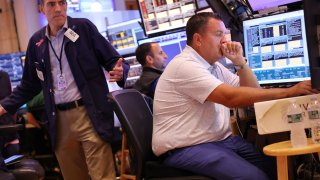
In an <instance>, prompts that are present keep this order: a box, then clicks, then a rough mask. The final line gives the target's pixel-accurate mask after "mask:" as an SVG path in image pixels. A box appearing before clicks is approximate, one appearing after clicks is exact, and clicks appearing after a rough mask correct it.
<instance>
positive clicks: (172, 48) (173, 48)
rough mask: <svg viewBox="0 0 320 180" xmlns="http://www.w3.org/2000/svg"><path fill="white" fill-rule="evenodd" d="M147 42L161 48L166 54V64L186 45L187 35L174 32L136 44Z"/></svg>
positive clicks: (182, 32)
mask: <svg viewBox="0 0 320 180" xmlns="http://www.w3.org/2000/svg"><path fill="white" fill-rule="evenodd" d="M147 42H157V43H159V45H160V46H161V48H162V50H163V51H164V52H165V53H166V54H167V56H168V59H167V64H168V63H169V62H170V61H171V60H172V59H173V58H174V57H175V56H176V55H178V54H179V53H181V52H182V50H183V49H184V48H185V47H186V44H187V35H186V32H185V31H181V32H175V33H172V34H167V35H162V36H157V37H152V38H147V39H142V40H139V41H138V44H139V45H140V44H143V43H147Z"/></svg>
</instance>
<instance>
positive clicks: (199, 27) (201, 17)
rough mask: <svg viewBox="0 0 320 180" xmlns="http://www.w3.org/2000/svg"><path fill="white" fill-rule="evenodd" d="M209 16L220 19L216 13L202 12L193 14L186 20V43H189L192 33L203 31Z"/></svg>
mask: <svg viewBox="0 0 320 180" xmlns="http://www.w3.org/2000/svg"><path fill="white" fill-rule="evenodd" d="M210 18H213V19H217V20H220V21H222V19H221V17H220V16H219V15H218V14H215V13H212V12H203V13H199V14H195V15H193V16H192V17H191V18H190V19H189V20H188V22H187V26H186V34H187V44H188V45H191V42H192V40H193V35H194V34H195V33H201V32H203V30H204V28H205V27H206V25H207V24H208V21H209V19H210Z"/></svg>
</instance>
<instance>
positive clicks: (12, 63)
mask: <svg viewBox="0 0 320 180" xmlns="http://www.w3.org/2000/svg"><path fill="white" fill-rule="evenodd" d="M24 56H25V53H12V54H3V55H0V70H3V71H5V72H7V73H8V74H9V77H10V81H11V86H12V88H14V87H16V86H17V85H18V84H19V83H20V80H21V79H22V74H23V64H22V59H23V58H24Z"/></svg>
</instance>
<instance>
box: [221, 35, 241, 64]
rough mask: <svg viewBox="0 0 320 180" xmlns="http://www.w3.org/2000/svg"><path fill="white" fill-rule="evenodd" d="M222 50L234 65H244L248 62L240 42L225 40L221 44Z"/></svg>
mask: <svg viewBox="0 0 320 180" xmlns="http://www.w3.org/2000/svg"><path fill="white" fill-rule="evenodd" d="M221 51H222V53H223V56H225V57H226V58H228V59H230V60H231V61H232V62H233V64H234V65H243V64H245V63H246V62H245V59H244V58H243V49H242V46H241V44H240V43H239V42H234V41H229V42H225V43H223V44H222V45H221Z"/></svg>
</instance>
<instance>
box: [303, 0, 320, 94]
mask: <svg viewBox="0 0 320 180" xmlns="http://www.w3.org/2000/svg"><path fill="white" fill-rule="evenodd" d="M303 7H304V10H305V18H304V19H305V22H306V32H307V43H308V52H309V53H308V55H309V63H310V73H311V83H312V87H313V88H317V89H320V80H319V77H320V58H319V57H320V53H319V52H320V45H319V39H320V13H319V9H320V1H310V0H304V1H303Z"/></svg>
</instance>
